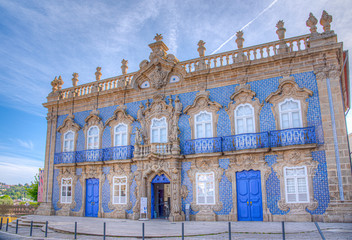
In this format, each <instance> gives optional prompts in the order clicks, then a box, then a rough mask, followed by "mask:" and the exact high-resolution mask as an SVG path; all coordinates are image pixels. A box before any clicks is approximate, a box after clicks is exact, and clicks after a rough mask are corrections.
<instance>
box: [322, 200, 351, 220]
mask: <svg viewBox="0 0 352 240" xmlns="http://www.w3.org/2000/svg"><path fill="white" fill-rule="evenodd" d="M322 217H323V221H324V222H339V223H342V222H344V223H350V222H352V201H331V202H330V203H329V207H328V209H327V210H326V212H325V213H324V215H323V216H322Z"/></svg>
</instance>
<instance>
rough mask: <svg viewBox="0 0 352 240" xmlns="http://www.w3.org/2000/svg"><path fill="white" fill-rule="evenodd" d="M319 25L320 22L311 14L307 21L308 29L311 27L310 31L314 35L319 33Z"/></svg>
mask: <svg viewBox="0 0 352 240" xmlns="http://www.w3.org/2000/svg"><path fill="white" fill-rule="evenodd" d="M317 23H318V20H317V19H316V18H315V17H314V15H313V13H309V18H308V20H307V21H306V25H307V27H310V29H309V30H310V32H311V33H312V34H314V33H316V32H317Z"/></svg>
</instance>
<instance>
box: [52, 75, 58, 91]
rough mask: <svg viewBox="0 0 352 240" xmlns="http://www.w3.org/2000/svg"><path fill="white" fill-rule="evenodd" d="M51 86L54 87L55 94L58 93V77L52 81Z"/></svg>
mask: <svg viewBox="0 0 352 240" xmlns="http://www.w3.org/2000/svg"><path fill="white" fill-rule="evenodd" d="M51 86H52V87H53V92H56V91H57V86H58V80H57V77H55V78H54V80H52V81H51Z"/></svg>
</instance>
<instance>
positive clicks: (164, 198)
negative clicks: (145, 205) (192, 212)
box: [151, 174, 171, 219]
mask: <svg viewBox="0 0 352 240" xmlns="http://www.w3.org/2000/svg"><path fill="white" fill-rule="evenodd" d="M170 185H171V184H170V180H169V179H168V178H167V177H166V176H165V175H164V174H162V175H160V176H159V175H157V176H155V177H154V178H153V180H152V182H151V219H155V218H159V219H167V218H168V217H169V215H170V206H171V188H170Z"/></svg>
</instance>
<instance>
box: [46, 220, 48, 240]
mask: <svg viewBox="0 0 352 240" xmlns="http://www.w3.org/2000/svg"><path fill="white" fill-rule="evenodd" d="M45 237H48V221H46V222H45Z"/></svg>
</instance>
